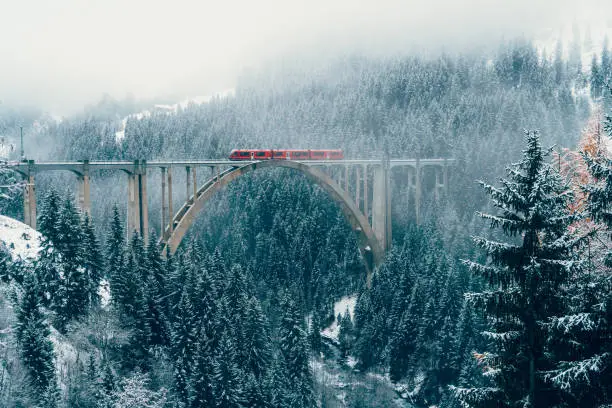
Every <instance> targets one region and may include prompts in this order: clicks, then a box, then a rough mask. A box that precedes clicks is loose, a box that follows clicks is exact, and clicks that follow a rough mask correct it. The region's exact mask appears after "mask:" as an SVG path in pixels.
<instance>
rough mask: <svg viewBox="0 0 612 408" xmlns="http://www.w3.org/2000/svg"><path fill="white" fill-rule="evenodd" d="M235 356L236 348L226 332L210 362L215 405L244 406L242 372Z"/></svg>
mask: <svg viewBox="0 0 612 408" xmlns="http://www.w3.org/2000/svg"><path fill="white" fill-rule="evenodd" d="M235 357H236V349H235V348H234V345H233V343H232V341H231V339H230V337H229V336H228V334H227V333H224V334H223V336H222V338H221V341H220V342H219V348H218V350H217V355H216V356H215V358H214V361H213V364H212V371H213V387H214V388H213V390H214V395H215V403H214V406H215V407H218V408H239V407H243V406H244V388H243V387H244V385H243V382H242V375H243V374H242V373H241V371H240V370H239V369H238V365H237V364H236V360H235Z"/></svg>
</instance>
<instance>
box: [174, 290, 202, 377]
mask: <svg viewBox="0 0 612 408" xmlns="http://www.w3.org/2000/svg"><path fill="white" fill-rule="evenodd" d="M175 313H176V319H175V322H174V324H173V326H172V334H171V345H172V355H173V357H174V358H175V359H177V360H178V359H180V360H181V361H182V362H183V363H184V365H185V369H186V370H187V374H188V375H189V374H190V372H189V367H191V366H192V364H193V361H194V356H195V348H196V343H197V326H196V323H197V320H196V316H195V312H194V310H193V305H192V303H191V300H190V299H189V294H188V292H187V290H183V293H182V295H181V300H180V302H179V303H178V305H177V306H176V312H175Z"/></svg>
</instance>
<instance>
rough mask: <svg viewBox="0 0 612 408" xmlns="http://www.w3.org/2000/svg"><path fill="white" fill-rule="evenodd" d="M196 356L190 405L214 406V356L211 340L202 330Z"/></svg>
mask: <svg viewBox="0 0 612 408" xmlns="http://www.w3.org/2000/svg"><path fill="white" fill-rule="evenodd" d="M195 354H196V357H195V363H194V367H193V373H192V374H191V380H190V395H189V406H190V407H191V408H207V407H210V406H213V404H214V402H215V395H214V393H213V384H214V381H213V358H212V355H211V354H212V353H211V349H210V340H209V339H208V337H206V334H204V333H203V332H201V334H200V337H199V339H198V344H197V346H196V353H195Z"/></svg>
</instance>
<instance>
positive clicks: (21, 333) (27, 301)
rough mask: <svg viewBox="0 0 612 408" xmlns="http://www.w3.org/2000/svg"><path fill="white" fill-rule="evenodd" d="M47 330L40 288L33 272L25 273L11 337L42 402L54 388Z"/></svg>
mask: <svg viewBox="0 0 612 408" xmlns="http://www.w3.org/2000/svg"><path fill="white" fill-rule="evenodd" d="M50 335H51V332H50V330H49V326H48V323H47V321H46V319H45V316H44V314H43V312H42V310H41V304H40V291H39V288H38V284H37V281H36V277H35V275H33V274H27V275H26V276H25V279H24V282H23V294H22V297H21V300H20V302H19V307H18V309H17V325H16V328H15V337H16V338H17V342H18V344H19V351H20V356H21V360H22V362H23V364H24V365H25V367H26V369H27V371H28V376H29V380H30V384H31V386H32V390H33V393H34V397H35V399H36V400H37V401H38V402H42V401H43V399H44V397H45V396H48V395H54V393H51V391H52V390H54V389H56V388H57V383H56V379H55V365H54V354H53V344H52V343H51V340H49V336H50Z"/></svg>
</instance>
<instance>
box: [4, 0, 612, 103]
mask: <svg viewBox="0 0 612 408" xmlns="http://www.w3.org/2000/svg"><path fill="white" fill-rule="evenodd" d="M608 3H612V2H605V1H599V0H588V1H578V0H573V1H569V0H556V1H555V0H531V1H528V0H515V1H511V0H503V1H502V0H466V1H452V0H427V1H423V0H418V1H411V0H404V1H399V0H303V1H302V0H300V1H290V0H284V1H283V0H259V1H245V0H222V1H192V0H174V1H170V0H167V1H159V0H103V1H102V0H95V1H94V0H18V1H14V0H0V5H1V10H2V12H1V14H0V38H1V40H0V56H1V57H0V58H1V59H0V101H2V103H5V104H29V105H38V106H41V107H43V108H44V109H46V110H49V111H51V112H53V113H58V114H66V113H71V112H74V111H76V110H79V109H80V108H81V107H82V106H83V105H84V104H86V103H92V102H95V101H97V100H98V99H99V98H100V97H101V95H102V94H103V93H105V92H106V93H109V94H111V95H112V96H114V97H117V98H122V97H124V96H126V95H127V94H128V93H132V94H133V95H134V96H136V97H137V98H150V97H154V96H160V95H169V94H174V95H183V96H195V95H202V94H207V93H211V92H215V91H220V90H223V89H226V88H228V87H231V86H233V85H234V83H235V78H236V76H237V75H238V74H240V72H243V71H244V70H245V69H247V70H248V69H252V68H256V67H258V66H260V65H261V64H262V63H265V62H269V61H270V60H274V59H278V58H283V56H288V55H291V53H292V52H294V53H295V52H297V51H299V52H304V53H306V54H309V55H317V54H318V53H320V54H321V55H325V56H329V55H334V54H336V53H346V52H353V51H357V52H360V53H364V54H371V53H373V54H381V53H382V54H387V53H393V54H396V53H403V52H408V50H420V51H423V50H430V49H446V50H453V49H455V48H456V47H458V46H461V47H464V46H466V45H480V44H479V43H480V42H482V43H485V42H492V41H499V40H500V39H501V38H510V37H512V36H517V35H526V36H531V35H533V34H535V33H537V32H538V31H539V30H541V29H543V28H554V27H556V26H557V25H559V24H567V23H570V24H571V22H572V19H575V18H576V16H579V15H582V14H585V12H586V11H588V12H589V13H591V14H594V15H604V14H605V15H610V16H611V18H612V13H611V11H612V7H611V6H610V5H609V4H608ZM608 24H611V23H610V22H608ZM285 58H290V57H285Z"/></svg>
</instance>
